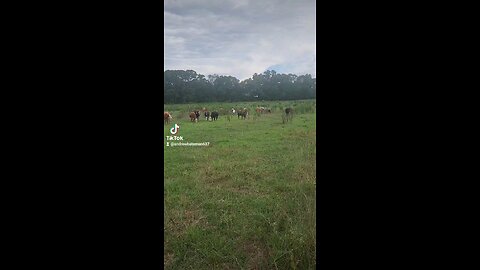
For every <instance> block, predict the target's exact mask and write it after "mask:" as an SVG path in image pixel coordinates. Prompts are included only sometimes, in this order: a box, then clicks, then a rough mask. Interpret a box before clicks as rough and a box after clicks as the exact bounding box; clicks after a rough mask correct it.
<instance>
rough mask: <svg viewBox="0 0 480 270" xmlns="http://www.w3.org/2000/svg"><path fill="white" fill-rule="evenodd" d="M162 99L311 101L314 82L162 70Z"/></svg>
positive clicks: (287, 76) (304, 78) (267, 73)
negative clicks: (244, 78) (240, 77)
mask: <svg viewBox="0 0 480 270" xmlns="http://www.w3.org/2000/svg"><path fill="white" fill-rule="evenodd" d="M163 95H164V100H165V103H166V104H179V103H198V102H237V101H255V100H298V99H312V98H315V97H316V79H315V78H312V76H311V75H310V74H306V75H300V76H297V75H295V74H278V73H276V72H275V71H274V70H267V71H265V72H264V73H262V74H257V73H255V74H253V76H252V77H251V78H248V79H246V80H243V81H239V80H238V79H237V78H235V77H233V76H223V75H222V76H220V75H216V74H214V75H208V76H207V77H205V76H204V75H202V74H198V73H197V72H195V71H193V70H166V71H164V80H163Z"/></svg>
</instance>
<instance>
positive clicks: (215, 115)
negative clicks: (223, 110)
mask: <svg viewBox="0 0 480 270" xmlns="http://www.w3.org/2000/svg"><path fill="white" fill-rule="evenodd" d="M217 119H218V112H212V121H215V120H217Z"/></svg>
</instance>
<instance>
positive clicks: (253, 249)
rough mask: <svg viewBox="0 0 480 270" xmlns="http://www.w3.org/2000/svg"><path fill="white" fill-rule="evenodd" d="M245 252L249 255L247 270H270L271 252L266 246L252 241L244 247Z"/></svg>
mask: <svg viewBox="0 0 480 270" xmlns="http://www.w3.org/2000/svg"><path fill="white" fill-rule="evenodd" d="M243 250H244V252H245V254H246V255H247V265H246V266H247V269H250V270H253V269H255V270H256V269H269V267H268V258H269V256H270V252H269V250H268V247H267V246H266V245H265V244H263V243H261V242H259V241H250V242H248V243H246V244H245V245H244V246H243Z"/></svg>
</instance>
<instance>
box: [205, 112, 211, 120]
mask: <svg viewBox="0 0 480 270" xmlns="http://www.w3.org/2000/svg"><path fill="white" fill-rule="evenodd" d="M209 117H210V112H209V111H206V112H205V119H207V121H208V118H209Z"/></svg>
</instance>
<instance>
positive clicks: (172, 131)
mask: <svg viewBox="0 0 480 270" xmlns="http://www.w3.org/2000/svg"><path fill="white" fill-rule="evenodd" d="M178 129H180V126H179V125H177V124H175V126H173V128H171V129H170V133H172V135H175V134H177V132H178Z"/></svg>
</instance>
